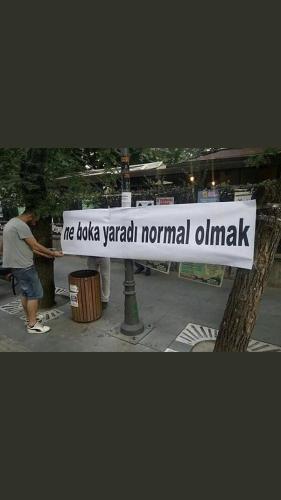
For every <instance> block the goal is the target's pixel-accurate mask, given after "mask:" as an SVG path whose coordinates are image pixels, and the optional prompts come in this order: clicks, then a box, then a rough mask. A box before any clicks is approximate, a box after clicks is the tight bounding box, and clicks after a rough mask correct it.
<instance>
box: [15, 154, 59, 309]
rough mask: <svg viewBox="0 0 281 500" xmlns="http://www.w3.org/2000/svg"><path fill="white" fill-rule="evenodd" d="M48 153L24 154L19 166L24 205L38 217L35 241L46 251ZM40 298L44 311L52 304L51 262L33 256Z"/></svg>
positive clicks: (48, 242)
mask: <svg viewBox="0 0 281 500" xmlns="http://www.w3.org/2000/svg"><path fill="white" fill-rule="evenodd" d="M47 162H48V150H47V149H46V148H41V149H39V148H35V149H29V150H28V151H27V155H26V159H25V161H23V162H22V165H21V179H22V191H23V197H24V201H25V205H26V206H28V207H33V208H35V209H37V210H39V213H40V214H41V218H40V220H39V222H38V224H37V226H36V228H35V229H34V231H33V233H34V236H35V238H36V239H37V240H38V241H39V243H41V244H42V245H44V246H46V247H47V248H51V247H52V218H51V216H50V215H48V214H47V212H48V203H47V197H48V193H47V188H46V183H45V174H46V167H47ZM35 265H36V269H37V271H38V274H39V277H40V280H41V283H42V286H43V290H44V298H43V300H42V301H41V303H40V306H41V307H44V308H48V307H52V306H53V305H54V304H55V282H54V260H53V259H48V258H44V257H39V256H36V257H35Z"/></svg>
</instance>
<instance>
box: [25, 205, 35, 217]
mask: <svg viewBox="0 0 281 500" xmlns="http://www.w3.org/2000/svg"><path fill="white" fill-rule="evenodd" d="M23 215H35V216H36V215H38V210H37V209H36V208H35V207H25V210H24V212H23Z"/></svg>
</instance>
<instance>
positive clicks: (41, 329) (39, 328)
mask: <svg viewBox="0 0 281 500" xmlns="http://www.w3.org/2000/svg"><path fill="white" fill-rule="evenodd" d="M50 330H51V328H50V327H49V326H44V325H41V323H35V325H34V326H27V333H48V332H49V331H50Z"/></svg>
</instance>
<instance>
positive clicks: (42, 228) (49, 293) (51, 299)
mask: <svg viewBox="0 0 281 500" xmlns="http://www.w3.org/2000/svg"><path fill="white" fill-rule="evenodd" d="M33 233H34V236H35V238H36V239H37V240H38V241H39V242H40V243H41V245H44V246H45V247H47V248H51V247H52V241H53V239H52V218H51V217H45V218H42V219H40V221H39V222H38V224H37V226H36V228H35V229H34V231H33ZM35 266H36V269H37V271H38V274H39V278H40V281H41V283H42V286H43V290H44V297H43V299H42V300H41V301H40V307H42V308H49V307H53V306H54V305H55V281H54V259H46V258H44V257H40V256H39V255H37V256H36V257H35Z"/></svg>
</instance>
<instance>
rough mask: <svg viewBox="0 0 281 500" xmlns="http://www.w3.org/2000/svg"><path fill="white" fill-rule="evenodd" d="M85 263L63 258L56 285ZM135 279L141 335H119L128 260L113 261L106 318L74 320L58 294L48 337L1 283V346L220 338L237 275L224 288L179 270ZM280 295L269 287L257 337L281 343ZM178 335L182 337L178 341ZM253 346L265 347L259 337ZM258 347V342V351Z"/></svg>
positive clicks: (156, 345) (87, 347)
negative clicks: (31, 327)
mask: <svg viewBox="0 0 281 500" xmlns="http://www.w3.org/2000/svg"><path fill="white" fill-rule="evenodd" d="M85 267H86V261H85V258H80V257H64V258H63V259H61V260H58V261H57V262H56V272H55V275H56V286H57V287H58V288H60V289H67V288H68V274H69V273H70V272H71V271H74V270H78V269H83V268H85ZM135 279H136V288H137V297H138V304H139V311H140V316H141V318H142V320H143V321H144V323H145V325H146V326H148V325H150V326H149V328H148V329H147V330H146V331H148V333H147V334H146V335H145V336H140V337H139V338H137V339H135V340H134V339H130V338H124V336H122V335H120V334H119V326H120V324H121V322H122V321H123V310H124V296H123V281H124V266H123V262H122V261H114V262H112V296H111V303H110V304H109V306H108V308H107V309H106V310H105V312H104V314H103V317H102V319H100V320H99V321H97V322H95V323H90V324H79V323H74V322H73V321H72V320H71V318H70V305H69V302H68V301H66V299H65V298H63V297H62V296H61V295H58V297H57V298H58V303H57V306H56V307H55V308H54V309H55V310H56V311H57V313H56V312H53V313H52V314H53V315H55V314H59V316H58V317H57V318H56V319H51V320H50V321H49V322H48V324H49V326H51V328H52V330H51V332H50V333H49V334H47V335H46V336H35V335H34V336H32V335H28V334H27V333H26V331H25V328H24V324H23V321H22V320H21V319H20V317H21V316H22V311H20V310H19V309H18V297H16V298H14V297H13V295H12V293H11V289H10V286H9V285H8V284H6V283H3V282H1V283H0V325H1V326H0V351H33V352H40V351H41V352H45V351H47V352H51V351H59V352H71V351H72V352H76V351H84V352H86V351H110V352H122V351H125V352H164V351H166V350H167V349H170V350H171V351H175V350H179V351H189V350H192V345H194V344H196V342H198V339H200V340H206V338H212V337H214V335H215V333H214V332H215V331H216V329H218V327H219V324H220V321H221V318H222V315H223V312H224V308H225V305H226V301H227V298H228V294H229V292H230V290H231V287H232V284H233V281H231V280H224V283H223V286H222V288H216V287H212V286H207V285H202V284H199V283H194V282H190V281H187V280H183V279H179V278H178V277H177V276H176V275H175V274H171V275H170V276H166V275H164V274H161V273H157V272H153V273H152V275H151V276H149V277H147V276H145V275H143V274H140V275H137V276H136V278H135ZM280 298H281V290H280V289H278V288H276V289H275V288H267V289H266V291H265V293H264V296H263V300H262V304H261V307H260V311H259V315H258V321H257V324H256V328H255V330H254V333H253V336H252V338H253V339H256V340H257V341H261V342H265V343H269V344H273V345H275V346H281V328H280V325H281V308H280ZM15 300H16V302H15ZM10 303H13V304H12V306H10V314H9V313H8V312H7V309H6V308H5V307H4V308H3V306H5V305H6V304H10ZM1 307H2V308H3V309H1ZM11 313H12V314H11ZM190 324H193V325H200V326H199V327H198V326H192V325H191V326H189V327H188V328H187V329H186V330H185V332H184V333H183V334H181V332H182V331H183V330H184V329H185V328H186V326H187V325H190ZM205 327H207V328H205ZM180 334H181V335H180ZM178 335H180V337H181V342H179V341H178V340H176V339H177V337H178ZM205 337H206V338H205ZM253 345H255V346H259V344H258V342H256V343H254V344H253ZM175 346H176V347H175ZM258 349H259V348H258V347H257V348H256V350H257V351H258ZM194 350H196V349H194ZM253 350H254V349H253ZM261 350H263V349H261Z"/></svg>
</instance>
